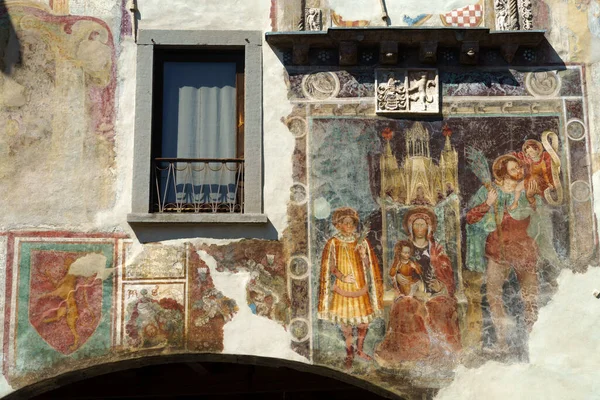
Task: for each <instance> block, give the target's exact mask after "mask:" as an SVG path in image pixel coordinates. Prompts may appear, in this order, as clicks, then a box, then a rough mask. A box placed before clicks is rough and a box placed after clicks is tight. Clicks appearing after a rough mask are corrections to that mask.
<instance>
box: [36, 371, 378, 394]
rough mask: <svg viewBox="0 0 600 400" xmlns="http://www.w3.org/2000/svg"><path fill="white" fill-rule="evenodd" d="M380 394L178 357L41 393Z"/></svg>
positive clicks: (317, 378)
mask: <svg viewBox="0 0 600 400" xmlns="http://www.w3.org/2000/svg"><path fill="white" fill-rule="evenodd" d="M212 398H215V399H223V400H229V399H261V400H262V399H265V400H270V399H286V400H300V399H302V400H304V399H320V398H323V399H327V400H336V399H343V400H353V399H356V400H359V399H360V400H371V399H383V398H384V397H381V396H379V395H377V394H375V393H373V392H370V391H367V390H365V389H361V388H358V387H356V386H352V385H350V384H347V383H344V382H341V381H338V380H335V379H332V378H328V377H325V376H321V375H316V374H312V373H308V372H301V371H297V370H294V369H291V368H286V367H279V368H275V367H267V366H258V365H246V364H233V363H220V362H185V363H184V362H180V363H172V364H160V365H150V366H145V367H140V368H134V369H127V370H123V371H118V372H112V373H108V374H105V375H100V376H95V377H92V378H88V379H84V380H80V381H78V382H75V383H71V384H68V385H66V386H62V387H60V388H58V389H54V390H52V391H49V392H46V393H43V394H41V395H38V396H36V397H33V399H35V400H47V399H64V400H74V399H90V400H91V399H111V400H117V399H118V400H129V399H160V400H164V399H178V400H179V399H181V400H184V399H212Z"/></svg>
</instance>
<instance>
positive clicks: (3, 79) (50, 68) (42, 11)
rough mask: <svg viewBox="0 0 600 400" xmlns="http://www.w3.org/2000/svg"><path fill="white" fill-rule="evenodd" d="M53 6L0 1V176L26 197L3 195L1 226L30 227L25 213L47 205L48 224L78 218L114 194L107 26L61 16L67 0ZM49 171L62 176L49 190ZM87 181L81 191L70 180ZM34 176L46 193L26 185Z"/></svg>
mask: <svg viewBox="0 0 600 400" xmlns="http://www.w3.org/2000/svg"><path fill="white" fill-rule="evenodd" d="M54 6H55V7H54V11H53V10H52V9H50V8H48V7H47V6H46V5H44V4H42V3H40V2H28V1H10V0H9V1H6V2H3V3H2V6H0V42H1V43H2V46H3V48H4V47H6V48H7V49H8V51H7V52H5V53H4V54H5V61H4V63H3V73H2V74H0V87H2V96H1V98H0V104H2V110H3V112H2V113H0V123H1V124H2V126H5V127H6V134H5V135H2V138H1V139H0V148H1V153H2V163H1V164H0V177H2V178H5V179H4V180H5V182H6V188H5V189H6V190H5V193H12V194H13V196H15V197H19V198H28V199H29V201H28V202H27V206H24V204H23V202H15V201H10V200H8V199H6V207H7V210H6V212H5V215H7V216H8V215H10V216H11V218H12V219H10V218H9V219H7V220H5V223H6V224H8V225H10V224H11V223H14V221H15V220H19V221H21V222H23V223H30V226H35V223H33V222H32V218H33V217H34V216H35V215H38V213H39V215H45V214H44V213H45V211H46V210H47V209H48V206H49V204H52V206H53V207H55V210H56V213H51V214H50V215H48V216H47V217H46V218H47V221H48V223H57V224H60V223H62V221H64V218H68V219H70V220H71V221H73V222H75V221H80V220H81V218H82V217H83V216H87V217H89V215H90V213H94V212H96V211H99V210H103V209H107V208H108V207H110V206H111V204H112V202H113V200H114V196H115V189H114V187H113V185H112V179H113V177H112V175H111V173H110V172H108V171H109V169H110V168H112V167H114V160H115V149H114V137H115V116H116V113H115V94H116V85H117V80H116V50H115V43H114V40H113V36H112V32H111V30H110V29H109V27H108V25H107V24H106V23H105V22H104V21H102V20H99V19H97V18H92V17H88V16H72V15H63V14H64V13H67V12H68V2H65V1H58V2H55V3H54ZM65 6H66V8H65ZM55 13H58V14H59V15H57V14H55ZM40 163H43V164H44V165H47V166H48V168H49V169H51V171H52V175H51V176H49V175H48V174H42V175H40V173H39V172H38V171H36V170H35V169H32V168H30V166H31V165H34V164H40ZM56 177H63V178H64V180H62V181H57V182H59V183H61V185H59V187H60V189H50V188H51V187H52V185H50V183H53V182H54V181H55V180H56V179H57V178H56ZM10 178H14V179H10ZM87 179H93V180H94V182H96V184H95V185H93V186H91V187H89V188H88V189H87V190H88V196H84V197H81V196H80V188H79V187H78V185H77V184H76V182H78V181H85V180H87ZM39 181H45V182H47V184H46V185H44V186H43V187H44V190H45V192H44V191H42V190H41V188H42V186H41V185H34V184H33V182H39ZM24 182H27V183H31V186H30V185H29V184H25V185H24V184H23V183H24ZM28 186H30V189H29V190H27V189H26V187H28ZM54 194H56V197H57V198H60V199H64V198H81V201H80V202H75V203H73V204H69V205H68V206H67V204H66V203H67V202H63V201H56V200H54V196H53V195H54ZM55 215H56V217H55ZM59 215H60V217H58V216H59ZM17 216H18V217H17ZM53 218H56V219H53ZM8 225H7V226H8Z"/></svg>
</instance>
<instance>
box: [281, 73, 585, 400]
mask: <svg viewBox="0 0 600 400" xmlns="http://www.w3.org/2000/svg"><path fill="white" fill-rule="evenodd" d="M364 73H365V72H364V71H362V70H360V69H356V70H340V71H332V72H314V73H312V74H311V73H310V72H308V73H307V72H303V71H302V70H301V69H300V68H298V69H295V68H294V67H288V74H289V77H290V79H289V83H290V86H289V89H290V94H291V100H292V102H295V104H296V108H295V109H294V111H293V112H292V113H291V114H290V116H288V118H287V119H286V121H285V122H286V124H287V125H288V127H289V128H290V131H291V132H292V134H293V135H294V136H295V137H296V144H297V146H296V151H295V154H297V155H295V157H294V160H295V165H294V171H299V172H300V171H303V173H301V174H300V173H299V174H298V175H296V179H297V183H296V185H303V187H304V185H305V182H308V185H307V186H306V192H304V193H303V198H304V199H306V198H308V201H305V202H304V203H297V204H294V205H291V206H290V207H291V208H293V210H295V211H293V212H294V214H298V213H300V212H306V215H307V216H308V227H307V229H306V238H307V239H308V241H309V246H308V249H307V248H304V247H302V248H301V249H299V250H300V251H299V253H300V252H301V253H302V254H297V256H298V257H300V256H301V255H302V257H306V258H302V260H306V261H303V262H304V263H308V268H310V285H311V292H312V296H311V298H310V309H311V313H312V338H311V339H310V345H311V347H312V349H313V352H312V360H313V362H314V363H316V364H319V365H326V366H330V367H333V368H336V369H340V370H343V371H346V372H347V373H351V374H355V375H357V376H360V377H362V378H364V379H368V380H370V381H373V380H375V381H377V382H380V383H381V384H383V385H385V386H386V387H388V386H391V387H395V388H396V390H398V391H399V392H403V391H404V390H405V389H406V387H408V386H413V387H430V388H434V387H441V386H443V385H445V384H446V383H447V382H449V381H450V380H451V379H452V376H453V372H452V371H453V370H454V368H455V367H456V366H457V365H461V364H462V365H466V366H478V365H481V364H483V363H484V362H485V361H487V360H496V361H500V362H506V363H509V362H527V360H528V355H527V352H528V349H527V340H528V333H529V332H530V330H531V326H532V324H533V323H534V322H535V320H536V318H537V312H538V309H539V308H540V307H542V306H543V305H545V304H546V303H547V302H548V301H549V300H550V299H551V297H552V295H553V293H554V292H555V290H556V278H557V276H558V273H559V272H560V270H561V269H563V268H573V269H577V268H579V267H582V266H584V265H585V264H586V263H587V262H588V261H589V260H590V258H591V257H592V255H593V253H594V250H595V246H596V238H595V234H594V233H593V230H590V229H589V227H590V226H593V225H594V219H593V216H592V208H591V200H590V183H591V182H590V172H589V169H588V166H587V164H588V163H586V161H585V160H587V159H588V156H587V153H585V151H589V142H588V141H589V136H588V134H587V131H588V128H587V125H586V122H585V121H587V116H586V114H585V110H584V108H583V107H582V105H583V87H582V78H581V69H580V68H579V67H576V66H575V67H569V68H565V69H563V70H558V71H542V72H538V71H527V70H525V71H523V70H521V71H512V70H508V71H507V70H501V69H493V68H491V69H487V70H479V71H474V72H464V71H458V70H453V69H449V70H440V77H439V82H440V85H441V89H440V92H441V94H442V97H443V99H442V100H443V104H441V108H442V110H443V117H442V116H437V117H420V118H414V117H413V118H404V119H402V118H393V119H392V118H382V117H375V116H373V114H374V111H375V106H374V104H372V103H365V101H364V98H363V97H362V96H356V94H354V93H356V92H354V93H352V92H349V91H341V90H339V88H341V87H343V86H345V85H344V84H342V82H343V81H342V79H347V78H346V77H357V76H362V75H364ZM307 75H312V76H313V79H312V80H311V79H307V78H306V76H307ZM361 79H362V80H364V81H365V82H366V83H367V84H368V80H367V79H366V78H361ZM355 82H358V81H355ZM486 82H488V83H486ZM311 87H312V88H313V89H311ZM314 88H321V89H322V88H328V90H329V92H326V93H323V91H321V92H319V93H321V94H320V95H319V96H315V95H314V94H313V93H317V92H315V91H314ZM364 93H365V94H364V95H365V96H367V97H368V96H374V93H373V90H372V87H371V88H368V87H367V88H366V91H365V92H364ZM465 96H469V97H465ZM505 96H510V100H508V101H507V100H503V97H505ZM341 99H344V101H343V102H342V101H340V100H341ZM463 99H465V100H463ZM337 149H343V152H341V151H338V150H337ZM584 149H588V150H584ZM579 157H580V158H579ZM578 158H579V159H578ZM298 163H300V166H298V165H297V164H298ZM304 171H306V172H304ZM305 173H306V176H305V175H304V174H305ZM292 197H293V195H292ZM301 207H304V211H299V210H296V209H297V208H301ZM298 232H299V233H302V231H298ZM298 240H300V241H302V240H304V239H303V238H299V239H298ZM582 241H583V242H582ZM298 260H300V258H298ZM305 268H306V267H305ZM392 376H394V377H401V379H398V380H397V381H396V382H395V383H392V382H391V377H392Z"/></svg>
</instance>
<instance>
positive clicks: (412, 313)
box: [375, 207, 461, 367]
mask: <svg viewBox="0 0 600 400" xmlns="http://www.w3.org/2000/svg"><path fill="white" fill-rule="evenodd" d="M403 226H404V229H405V231H406V232H407V233H408V236H409V239H410V240H409V241H400V242H398V244H397V245H396V246H395V249H394V263H393V264H392V267H391V269H390V271H389V273H390V277H391V278H392V281H393V282H394V288H395V291H396V295H397V297H396V299H395V300H394V303H393V304H392V307H391V310H390V318H389V323H388V328H387V332H386V335H385V337H384V339H383V341H382V342H381V343H380V344H379V346H378V347H377V350H376V353H375V354H376V359H377V361H378V362H379V363H380V364H383V365H386V366H390V367H393V366H394V364H398V363H401V362H403V361H411V360H423V359H426V358H427V359H436V358H440V357H443V358H445V357H447V356H449V355H450V354H451V353H454V352H456V351H458V350H460V349H461V344H460V333H459V328H458V313H457V310H456V300H455V298H454V291H455V282H454V272H453V270H452V265H451V263H450V259H449V258H448V256H447V255H446V253H445V252H444V249H443V248H442V246H441V245H440V244H439V243H436V241H435V239H434V238H433V233H434V232H435V229H436V227H437V218H436V216H435V214H434V213H433V211H432V210H431V209H430V208H428V207H416V208H413V209H411V210H410V211H408V212H407V213H406V215H405V217H404V221H403ZM408 254H410V260H408V257H407V255H408ZM409 262H410V263H412V264H413V265H415V264H416V265H415V266H412V267H410V268H408V267H406V266H405V267H401V266H402V265H405V264H408V263H409ZM401 271H411V272H410V278H409V277H407V276H398V275H399V274H402V272H401ZM417 279H418V280H419V281H420V282H419V283H420V284H417V282H416V280H417ZM407 280H408V281H409V282H412V283H411V285H412V287H414V289H413V290H410V291H407V290H403V289H402V285H401V284H402V283H404V284H405V285H406V282H407Z"/></svg>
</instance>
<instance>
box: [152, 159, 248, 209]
mask: <svg viewBox="0 0 600 400" xmlns="http://www.w3.org/2000/svg"><path fill="white" fill-rule="evenodd" d="M152 170H153V173H154V177H153V179H154V184H155V187H154V191H155V193H154V196H153V201H152V212H154V213H243V212H244V160H243V159H240V158H218V159H215V158H156V159H154V161H153V168H152Z"/></svg>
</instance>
